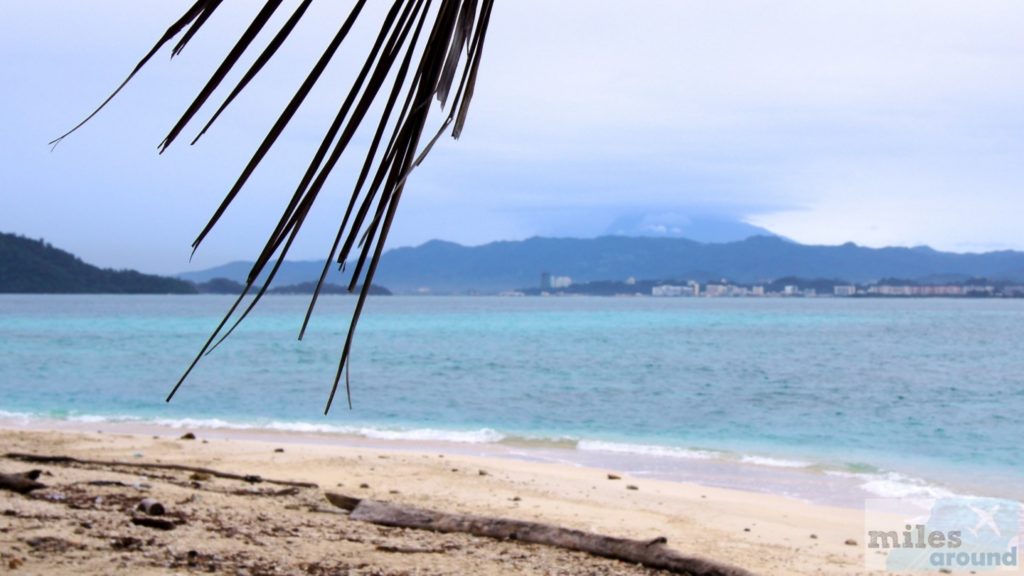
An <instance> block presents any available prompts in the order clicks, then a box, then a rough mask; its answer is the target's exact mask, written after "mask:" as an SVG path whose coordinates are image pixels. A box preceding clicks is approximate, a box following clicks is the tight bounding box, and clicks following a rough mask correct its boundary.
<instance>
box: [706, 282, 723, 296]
mask: <svg viewBox="0 0 1024 576" xmlns="http://www.w3.org/2000/svg"><path fill="white" fill-rule="evenodd" d="M728 291H729V286H728V285H726V284H708V285H707V286H705V287H704V295H705V296H707V297H708V298H718V297H720V296H726V295H727V293H728Z"/></svg>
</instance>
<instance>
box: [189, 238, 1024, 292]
mask: <svg viewBox="0 0 1024 576" xmlns="http://www.w3.org/2000/svg"><path fill="white" fill-rule="evenodd" d="M251 265H252V264H251V263H250V262H232V263H229V264H225V265H223V266H217V267H214V268H210V269H207V270H201V271H196V272H186V273H182V274H179V275H178V277H179V278H182V279H184V280H189V281H192V282H205V281H209V280H212V279H214V278H227V279H230V280H234V281H243V280H244V279H245V277H246V275H247V274H248V272H249V269H250V267H251ZM322 267H323V263H322V261H321V262H316V261H287V262H285V263H284V264H283V265H282V267H281V270H280V271H279V272H278V276H277V279H275V284H277V285H283V284H299V283H302V282H309V281H314V280H316V278H318V277H319V275H320V271H321V270H322ZM542 273H548V274H550V275H554V276H568V277H570V278H572V281H573V282H576V283H579V282H591V281H600V280H625V279H626V278H630V277H632V278H636V279H643V280H691V279H692V280H697V281H701V282H706V281H709V280H719V279H722V278H726V279H729V280H731V281H733V282H742V283H754V282H770V281H772V280H774V279H777V278H781V277H784V276H798V277H802V278H836V279H842V280H846V281H850V282H857V283H867V282H873V281H877V280H880V279H883V278H905V279H910V280H917V281H929V280H932V281H957V280H963V279H967V278H971V277H986V278H992V279H996V280H1009V281H1024V252H1016V251H1001V252H988V253H984V254H957V253H950V252H940V251H937V250H933V249H931V248H927V247H917V248H867V247H863V246H857V245H856V244H853V243H847V244H843V245H841V246H809V245H803V244H797V243H795V242H792V241H789V240H786V239H783V238H779V237H767V236H754V237H751V238H747V239H745V240H741V241H736V242H726V243H701V242H696V241H693V240H688V239H684V238H650V237H625V236H604V237H600V238H592V239H575V238H530V239H528V240H521V241H502V242H492V243H489V244H485V245H482V246H462V245H459V244H455V243H452V242H445V241H441V240H432V241H430V242H427V243H425V244H422V245H420V246H416V247H409V248H395V249H393V250H389V251H388V252H386V253H385V254H384V256H383V258H382V261H381V264H380V268H379V269H378V272H377V277H376V278H375V279H374V282H375V283H377V284H380V285H383V286H387V287H388V288H389V289H391V290H392V291H393V292H395V293H411V292H421V293H422V292H430V293H464V292H474V291H475V292H483V293H488V292H499V291H502V290H513V289H521V288H532V287H536V286H538V285H539V283H540V276H541V274H542ZM327 281H328V282H332V283H337V284H344V283H345V281H346V279H345V278H344V277H343V275H342V274H341V273H340V272H338V271H337V268H336V267H332V269H331V273H330V274H329V275H328V278H327Z"/></svg>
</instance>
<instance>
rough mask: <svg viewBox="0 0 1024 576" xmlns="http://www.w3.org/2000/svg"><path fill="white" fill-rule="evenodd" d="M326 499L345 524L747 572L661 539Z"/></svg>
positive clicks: (706, 573)
mask: <svg viewBox="0 0 1024 576" xmlns="http://www.w3.org/2000/svg"><path fill="white" fill-rule="evenodd" d="M326 496H327V499H328V501H330V503H331V504H334V505H335V506H338V507H340V508H344V509H346V510H349V511H350V513H349V518H350V519H351V520H358V521H361V522H370V523H373V524H380V525H382V526H393V527H398V528H416V529H420V530H432V531H435V532H462V533H466V534H471V535H473V536H484V537H488V538H497V539H501V540H518V541H520V542H528V543H531V544H543V545H546V546H555V547H558V548H565V549H568V550H576V551H579V552H586V553H588V554H593V555H595V556H603V557H605V558H613V559H615V560H622V561H625V562H631V563H634V564H642V565H644V566H647V567H649V568H656V569H659V570H666V571H669V572H674V573H677V574H690V575H692V576H752V574H751V573H750V572H748V571H747V570H744V569H742V568H737V567H734V566H729V565H728V564H721V563H718V562H714V561H711V560H706V559H704V558H700V557H698V556H687V555H684V554H680V553H678V552H676V551H674V550H671V549H669V548H668V547H666V546H665V545H666V543H667V540H666V539H665V538H655V539H653V540H646V541H645V540H630V539H627V538H614V537H611V536H604V535H601V534H594V533H592V532H584V531H582V530H573V529H570V528H561V527H558V526H552V525H550V524H542V523H540V522H527V521H523V520H511V519H507V518H495V517H487V516H469V515H463V514H449V513H445V512H435V511H432V510H425V509H422V508H415V507H412V506H401V505H396V504H388V503H386V502H378V501H375V500H364V499H359V498H352V497H350V496H345V495H343V494H336V493H331V492H328V493H327V494H326Z"/></svg>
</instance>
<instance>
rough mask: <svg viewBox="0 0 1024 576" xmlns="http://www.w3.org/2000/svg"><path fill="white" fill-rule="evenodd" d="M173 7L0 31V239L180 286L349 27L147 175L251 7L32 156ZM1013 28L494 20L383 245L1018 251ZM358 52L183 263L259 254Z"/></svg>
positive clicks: (776, 9)
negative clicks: (677, 240) (642, 216)
mask: <svg viewBox="0 0 1024 576" xmlns="http://www.w3.org/2000/svg"><path fill="white" fill-rule="evenodd" d="M187 4H188V2H185V1H181V2H163V3H159V4H157V5H150V4H149V3H145V4H140V3H137V2H131V1H128V0H120V1H117V2H114V1H111V2H104V3H101V4H100V3H86V4H72V5H68V4H67V3H66V2H60V1H57V0H38V1H36V2H32V3H20V4H15V5H13V6H11V7H8V14H7V18H6V19H5V20H6V21H7V22H8V23H12V22H16V23H17V25H16V26H15V25H8V26H7V27H6V28H5V34H3V35H0V48H2V49H3V50H4V53H5V54H6V55H8V56H7V57H5V58H4V59H3V62H2V63H0V73H2V74H3V75H4V77H5V78H8V79H9V81H8V89H7V90H6V91H5V92H4V93H3V94H0V105H2V106H4V108H5V109H8V110H17V111H18V113H17V114H15V115H13V116H12V117H11V118H10V119H9V121H7V125H6V126H5V130H4V131H3V134H2V135H0V154H2V157H3V158H4V160H3V162H4V171H5V175H6V182H5V187H4V190H3V191H2V192H0V193H2V194H3V205H4V210H3V211H2V213H0V229H4V230H12V231H17V232H22V233H26V234H29V235H32V236H46V237H47V238H48V239H50V240H51V241H53V242H54V243H55V244H57V245H63V246H67V247H69V248H71V249H73V250H75V251H76V252H79V253H81V254H82V255H83V256H85V257H86V259H88V260H91V261H94V262H97V263H100V264H104V265H114V266H133V267H138V268H141V269H144V270H152V271H177V270H179V269H181V267H182V266H183V265H184V263H185V262H186V259H187V255H188V244H189V243H190V242H191V240H192V238H193V237H194V235H195V233H196V232H198V230H199V229H200V228H201V227H202V225H203V224H204V223H205V219H206V218H207V217H208V215H209V214H210V213H211V212H212V211H213V209H214V207H215V206H216V205H217V203H218V202H219V201H220V198H221V196H222V195H223V193H224V191H226V190H227V189H228V187H230V185H231V183H232V182H233V180H234V178H235V177H236V176H237V174H238V172H239V170H240V169H241V167H242V165H243V164H244V163H245V161H246V160H247V159H248V156H249V155H250V154H251V153H252V151H253V149H254V148H255V146H256V145H257V143H258V139H259V138H262V135H263V134H264V133H265V131H266V129H267V128H268V126H269V125H270V123H271V122H272V121H273V118H274V117H275V115H276V114H277V113H278V112H279V111H280V110H281V108H282V107H283V106H284V103H285V101H286V100H287V98H288V97H289V96H290V90H292V89H293V87H294V86H295V85H296V84H297V83H298V82H299V81H300V80H301V78H302V77H303V76H304V75H305V73H306V72H307V71H308V65H309V64H308V63H310V62H311V60H312V58H315V57H316V56H317V55H318V54H319V51H320V50H322V49H323V46H325V45H326V43H327V41H328V40H329V38H330V35H331V34H333V31H334V30H335V29H336V27H337V22H339V21H340V19H342V18H344V16H345V13H344V10H342V9H341V7H339V6H338V5H337V4H336V3H319V4H315V5H314V7H313V8H312V9H313V10H316V11H317V12H315V14H314V17H313V18H311V19H309V20H308V21H306V22H304V23H303V24H302V26H303V27H302V28H301V29H300V30H299V32H300V35H299V36H298V38H300V40H301V41H298V42H294V43H290V44H288V45H286V47H285V49H284V50H285V52H284V53H283V54H282V56H284V57H285V58H286V59H287V60H281V61H279V62H278V63H276V64H273V65H272V67H270V68H268V69H267V71H266V74H265V75H264V76H261V78H260V79H259V80H258V83H257V84H256V85H254V86H253V88H255V89H256V90H255V91H253V92H251V93H249V94H247V95H243V97H242V98H240V99H239V101H238V102H237V104H236V105H234V106H233V107H232V109H230V110H229V112H228V113H227V114H225V116H224V117H223V118H222V119H221V121H219V124H218V125H217V126H215V128H214V130H213V131H211V132H210V133H209V134H208V135H207V136H206V137H204V139H203V141H201V143H200V145H198V146H197V147H194V148H190V147H188V146H187V145H185V144H186V143H185V142H179V143H177V144H175V146H174V147H172V149H171V150H169V151H168V153H167V154H165V155H163V156H161V157H157V156H156V155H155V147H156V144H157V143H159V141H160V139H161V138H162V137H163V135H164V134H165V133H166V131H167V130H168V129H169V127H170V126H171V125H172V124H173V122H174V121H175V120H176V119H177V116H178V115H179V114H180V113H181V111H182V110H183V109H184V107H185V106H186V105H187V103H188V102H190V101H191V98H192V97H193V96H194V94H195V92H196V91H197V90H198V89H199V87H200V86H202V84H203V83H204V82H205V80H206V78H207V76H208V75H209V73H210V71H211V70H212V69H213V67H214V66H216V62H215V60H216V59H217V58H218V57H219V56H220V55H221V54H223V53H225V52H226V51H227V49H228V48H229V46H230V38H231V36H232V34H237V31H238V30H239V29H240V28H241V27H244V25H245V24H246V22H245V21H246V19H247V18H248V17H250V16H251V14H250V13H251V12H254V11H255V10H256V7H250V6H247V5H239V6H227V5H225V9H224V10H222V11H220V12H218V14H217V15H216V16H215V17H214V19H212V20H211V23H210V25H211V26H212V27H211V28H210V30H208V31H204V32H203V33H202V34H200V35H199V36H198V37H197V38H196V40H195V42H194V44H192V45H190V46H189V47H188V48H187V49H186V51H185V53H184V54H183V55H182V56H181V57H179V58H176V59H175V61H173V62H167V61H166V58H165V56H164V55H162V56H161V57H160V58H159V59H158V60H159V61H156V60H155V61H154V63H153V67H152V68H151V69H148V70H146V71H145V72H144V73H143V74H142V75H140V77H139V78H138V79H137V81H136V82H135V83H133V85H131V86H129V88H128V89H127V90H126V91H125V92H124V93H123V94H122V95H121V96H119V97H118V99H117V100H115V101H114V103H113V104H112V106H111V107H110V108H109V109H108V110H105V111H104V112H103V114H101V115H100V116H99V117H97V118H96V120H95V121H94V122H92V123H91V124H90V125H88V126H87V128H86V129H85V130H83V131H82V132H81V133H79V134H76V135H75V137H74V138H72V139H70V140H68V141H66V142H65V143H63V144H62V145H61V147H60V148H58V150H57V152H55V153H53V154H50V153H49V152H48V150H47V148H46V147H45V145H44V143H45V142H46V141H48V140H49V139H50V138H52V137H53V136H55V135H57V134H59V133H60V132H61V131H62V130H63V129H65V128H67V127H68V126H70V125H73V124H74V122H76V121H77V120H78V119H80V118H81V117H82V116H83V115H84V114H85V113H87V111H88V110H89V109H90V107H91V106H92V105H94V104H95V103H97V102H99V101H100V100H102V98H103V97H105V95H106V94H107V93H108V92H109V90H110V89H111V88H113V87H114V86H115V85H116V84H117V83H118V82H119V81H120V80H121V78H122V77H123V74H125V73H126V72H127V70H129V69H130V68H131V67H132V66H133V65H134V63H135V61H136V60H137V59H138V57H139V56H140V55H141V54H142V53H143V52H144V51H145V50H147V49H148V48H149V46H150V45H151V44H152V42H153V41H154V40H155V38H156V37H157V36H159V34H160V33H162V31H163V29H164V28H165V27H166V25H167V23H168V22H170V21H171V20H172V19H173V18H175V17H176V16H177V14H178V13H180V12H181V11H183V10H184V8H185V7H186V6H187ZM229 8H230V9H229ZM385 8H386V6H385V5H384V4H383V3H380V4H379V5H378V4H377V3H369V4H368V10H369V12H368V13H367V14H366V15H365V20H364V21H363V22H361V23H360V26H359V27H357V29H355V30H354V32H353V33H354V34H355V36H354V37H353V40H356V41H360V40H362V41H365V40H366V39H368V38H369V37H370V34H372V33H373V31H374V30H373V29H374V27H375V21H377V19H379V16H380V13H381V12H382V11H383V10H384V9H385ZM278 16H280V17H281V18H284V17H286V16H287V15H286V14H281V15H278ZM1022 25H1024V4H1021V3H1019V2H1015V1H997V0H993V1H986V2H984V3H977V2H967V1H943V2H935V1H933V0H892V1H887V2H874V3H864V2H855V1H853V0H834V1H830V2H819V1H812V0H801V1H798V0H782V1H779V2H772V3H752V2H739V1H733V0H716V1H711V0H705V1H693V2H677V1H673V0H644V1H642V2H627V3H624V2H611V1H604V0H562V1H560V2H550V1H542V0H516V1H514V2H501V3H498V5H497V6H496V8H495V13H494V20H493V27H492V29H491V31H490V33H489V34H488V38H487V48H486V53H485V59H484V66H483V68H482V70H481V78H480V84H479V86H478V89H477V93H476V96H475V99H474V101H473V107H472V111H471V114H470V118H469V124H468V126H467V129H466V131H465V133H464V135H463V138H462V139H461V140H460V141H458V142H451V141H448V140H446V141H444V142H442V143H441V144H440V145H439V146H438V147H437V148H436V149H435V151H434V152H433V153H432V155H431V157H430V158H429V159H428V161H427V162H426V163H425V164H424V165H423V167H422V168H421V169H420V170H418V171H417V173H416V174H414V176H413V177H412V178H411V179H410V187H409V189H408V192H407V196H406V198H405V199H404V200H403V201H404V203H405V206H404V208H405V209H404V210H403V211H401V212H400V215H399V221H398V228H397V229H396V230H395V236H394V238H393V242H392V243H391V245H392V246H397V245H401V244H408V243H416V242H420V241H423V240H426V239H429V238H433V237H441V238H448V239H455V240H460V241H466V242H472V243H480V242H484V241H488V240H492V239H503V238H521V237H526V236H529V235H533V234H555V235H570V234H578V235H593V234H599V233H601V232H603V231H605V230H607V229H608V226H609V225H611V223H612V222H614V221H615V219H616V218H620V217H624V216H628V215H630V214H637V213H644V212H645V211H649V209H650V208H651V207H656V209H655V210H653V211H652V212H653V213H674V214H679V215H682V216H687V215H700V214H706V213H708V212H709V211H711V212H716V213H727V214H729V215H730V216H732V217H736V218H739V219H742V220H746V221H748V222H750V223H753V224H757V225H761V226H765V227H767V228H769V229H771V230H772V231H774V232H776V233H779V234H782V235H784V236H788V237H792V238H794V239H796V240H801V241H808V242H831V243H839V242H844V241H847V240H853V241H856V242H858V243H864V244H882V243H886V244H888V243H891V244H903V245H911V244H918V243H927V244H932V245H935V246H938V247H944V248H948V249H965V248H964V247H969V246H975V247H976V246H984V245H991V246H1012V247H1016V248H1024V238H1022V237H1021V236H1020V234H1019V232H1018V231H1017V227H1016V226H1014V225H1013V222H1012V216H1011V215H1012V214H1014V213H1019V212H1020V211H1021V210H1022V209H1024V201H1022V200H1020V197H1021V195H1020V194H1019V191H1020V189H1021V187H1022V184H1024V168H1021V165H1022V164H1021V162H1020V161H1019V160H1020V158H1021V157H1022V152H1024V149H1022V147H1024V144H1022V143H1021V139H1020V136H1019V135H1020V134H1022V133H1024V110H1022V109H1021V108H1020V105H1019V101H1020V94H1022V93H1024V72H1021V71H1022V70H1024V45H1022V44H1021V42H1020V34H1019V33H1020V29H1021V26H1022ZM54 30H59V31H60V33H59V34H54V33H53V32H54ZM353 46H355V44H353ZM357 52H358V51H355V50H353V51H351V53H348V52H345V48H343V57H342V59H341V60H340V61H339V62H338V63H337V64H335V65H334V66H333V67H332V68H331V69H330V70H329V71H328V74H327V76H326V81H325V84H324V85H323V86H322V87H320V88H319V89H318V90H317V91H316V92H315V93H314V94H313V95H311V97H310V100H309V102H308V103H307V105H306V106H305V107H304V108H303V110H302V111H301V112H300V114H299V115H298V116H297V118H296V120H295V125H294V126H293V127H292V128H290V129H289V131H288V132H287V133H286V134H285V138H284V139H283V140H282V142H281V144H280V145H279V146H278V147H277V148H276V149H275V150H274V151H273V152H272V154H271V155H270V157H268V160H267V165H266V166H265V167H263V168H261V169H260V171H258V172H257V174H256V175H255V176H254V178H253V180H252V182H251V183H250V184H249V186H248V187H247V188H246V190H244V191H243V194H242V197H241V200H242V203H241V204H239V205H238V206H233V207H232V208H231V210H229V212H228V214H227V216H226V219H225V221H224V222H223V223H222V224H221V225H220V226H219V229H218V230H217V231H216V232H215V234H214V235H213V236H212V237H211V239H210V243H209V245H208V246H205V247H204V249H203V250H202V251H201V252H200V253H199V255H198V258H199V259H198V260H197V265H202V264H215V263H219V262H220V261H223V260H228V259H237V258H249V257H252V255H253V252H254V251H255V248H256V247H257V246H256V245H257V244H260V243H261V242H262V240H263V239H264V237H265V235H266V234H267V233H268V232H269V228H270V227H271V226H272V225H273V222H274V221H275V219H276V217H277V214H278V212H279V210H280V209H281V208H282V207H283V205H284V203H285V202H286V199H287V196H288V195H290V194H291V190H292V188H293V187H294V185H295V183H296V181H297V179H298V177H299V175H300V172H301V170H302V169H304V167H305V163H306V162H307V160H308V158H309V156H310V155H311V154H312V151H313V149H314V148H315V147H316V145H317V144H318V142H319V138H320V137H321V136H322V133H323V130H324V122H325V120H324V119H325V118H326V117H329V116H330V115H332V114H333V113H334V110H335V108H336V107H337V106H338V103H339V101H340V99H341V97H342V95H343V94H344V91H345V90H347V86H346V85H345V84H344V82H343V79H344V78H346V77H350V76H351V71H352V70H353V69H354V68H355V67H357V66H359V65H360V64H361V56H359V55H358V54H357ZM296 62H299V63H302V64H301V65H296V64H295V63H296ZM229 83H230V82H229ZM215 100H216V97H215ZM203 118H205V116H203ZM365 137H366V135H361V136H359V138H362V139H364V140H365ZM357 156H358V155H353V157H352V158H350V159H349V160H348V161H347V162H348V163H347V164H345V166H343V173H341V174H338V175H336V176H335V177H332V179H331V181H330V184H329V187H330V193H329V194H328V195H327V196H325V198H324V199H323V200H322V205H321V208H322V209H323V210H324V212H323V213H317V214H314V216H313V220H312V221H311V222H310V224H309V232H308V233H306V234H304V235H303V236H302V237H300V241H299V243H298V244H297V245H296V248H295V255H296V256H297V257H303V258H312V257H318V256H320V254H321V253H322V252H323V245H322V244H323V241H324V240H323V238H331V237H333V233H334V227H335V226H336V222H335V220H336V215H337V206H338V205H339V203H340V202H342V200H341V198H343V195H344V194H347V192H348V186H350V180H347V179H346V178H345V174H346V173H347V174H351V171H352V170H353V169H354V168H353V166H354V165H355V163H356V162H357V161H358V160H359V159H358V158H357ZM346 171H347V172H346ZM44 208H45V209H44ZM83 215H87V217H83ZM965 215H970V218H968V217H965Z"/></svg>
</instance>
